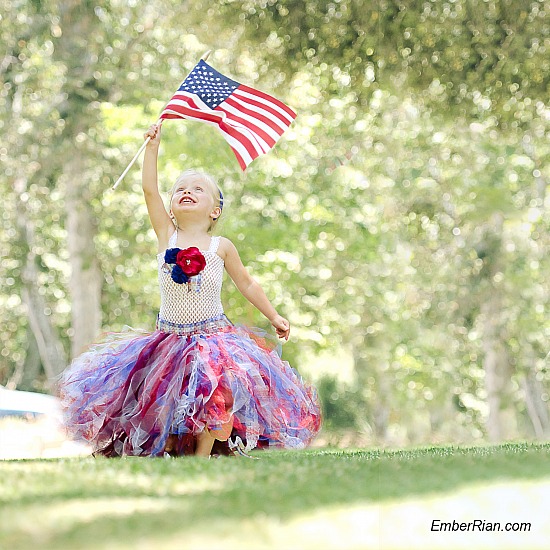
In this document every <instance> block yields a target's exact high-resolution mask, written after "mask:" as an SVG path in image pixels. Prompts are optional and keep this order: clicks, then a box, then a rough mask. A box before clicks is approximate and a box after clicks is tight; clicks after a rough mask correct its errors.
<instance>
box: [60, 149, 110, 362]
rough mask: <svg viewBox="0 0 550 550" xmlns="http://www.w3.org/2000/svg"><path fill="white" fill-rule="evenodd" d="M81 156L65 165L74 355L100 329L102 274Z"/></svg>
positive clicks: (92, 338)
mask: <svg viewBox="0 0 550 550" xmlns="http://www.w3.org/2000/svg"><path fill="white" fill-rule="evenodd" d="M81 163H82V161H81V159H80V158H79V157H78V156H76V155H75V156H73V157H72V158H71V159H69V161H68V162H67V164H66V165H65V168H64V179H65V184H66V193H65V207H66V211H67V247H68V250H69V261H70V265H71V276H70V280H69V291H70V294H71V304H72V307H71V326H72V341H71V355H72V357H74V356H76V355H78V354H79V353H81V352H82V351H83V350H84V349H85V348H86V347H87V346H88V345H89V344H90V343H91V342H92V341H93V340H94V339H95V338H97V335H98V333H99V331H100V329H101V284H102V275H101V270H100V268H99V262H98V260H97V257H96V253H95V245H94V236H95V234H96V232H97V230H96V223H95V220H94V217H93V214H92V212H91V208H90V206H89V204H88V202H87V201H86V196H87V193H86V191H85V189H83V184H82V178H81V177H79V175H80V176H81V174H82V173H83V172H84V171H83V170H82V169H81Z"/></svg>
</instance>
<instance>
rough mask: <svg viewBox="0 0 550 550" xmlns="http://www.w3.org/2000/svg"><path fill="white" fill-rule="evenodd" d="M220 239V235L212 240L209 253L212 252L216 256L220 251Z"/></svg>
mask: <svg viewBox="0 0 550 550" xmlns="http://www.w3.org/2000/svg"><path fill="white" fill-rule="evenodd" d="M220 239H221V237H220V236H219V235H218V236H216V237H211V238H210V246H209V247H208V252H212V253H214V254H215V253H216V252H217V251H218V247H219V246H220Z"/></svg>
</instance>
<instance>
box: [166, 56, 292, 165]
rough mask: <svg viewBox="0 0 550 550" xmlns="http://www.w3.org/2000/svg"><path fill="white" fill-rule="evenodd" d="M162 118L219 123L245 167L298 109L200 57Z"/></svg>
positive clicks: (268, 145)
mask: <svg viewBox="0 0 550 550" xmlns="http://www.w3.org/2000/svg"><path fill="white" fill-rule="evenodd" d="M160 118H161V119H174V118H185V119H189V120H197V121H199V122H205V123H207V124H211V125H214V126H216V127H217V128H218V129H219V131H220V132H221V133H222V135H223V136H224V138H225V140H226V141H227V142H228V143H229V145H230V147H231V149H232V150H233V152H234V153H235V156H236V157H237V160H238V162H239V165H240V166H241V168H242V169H243V170H245V169H246V167H247V166H248V165H249V164H250V163H251V162H252V161H253V160H254V159H255V158H257V157H258V156H259V155H262V154H265V153H267V152H268V151H269V150H270V149H271V148H272V147H273V146H274V145H275V143H276V142H277V140H278V139H279V138H280V137H281V135H282V134H283V133H284V131H285V130H286V129H287V128H288V127H289V126H290V124H291V123H292V121H293V120H294V119H295V118H296V113H295V112H294V111H293V110H292V109H290V107H288V106H287V105H285V104H284V103H282V102H281V101H279V100H278V99H276V98H274V97H272V96H270V95H268V94H266V93H264V92H260V91H259V90H255V89H253V88H251V87H250V86H246V85H244V84H240V83H238V82H236V81H234V80H231V79H229V78H227V77H225V76H224V75H222V74H221V73H218V71H216V70H215V69H213V68H212V67H210V66H209V65H208V64H207V63H205V62H204V61H200V62H199V64H198V65H197V66H196V67H195V69H193V71H192V72H191V73H190V74H189V76H188V77H187V78H186V79H185V80H184V81H183V83H182V84H181V86H180V88H179V89H178V91H177V92H176V93H175V94H174V96H173V97H172V98H171V99H170V101H169V102H168V104H167V105H166V107H165V108H164V109H163V111H162V113H161V115H160Z"/></svg>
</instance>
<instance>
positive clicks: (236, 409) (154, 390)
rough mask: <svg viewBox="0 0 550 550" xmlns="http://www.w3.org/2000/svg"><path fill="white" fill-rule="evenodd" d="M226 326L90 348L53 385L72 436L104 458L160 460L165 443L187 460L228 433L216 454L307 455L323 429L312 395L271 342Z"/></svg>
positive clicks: (165, 330)
mask: <svg viewBox="0 0 550 550" xmlns="http://www.w3.org/2000/svg"><path fill="white" fill-rule="evenodd" d="M223 317H224V319H222V322H221V323H220V322H219V321H218V322H216V323H213V324H210V325H208V323H207V324H200V326H199V327H195V328H197V330H194V327H193V326H191V328H190V329H188V328H185V329H184V330H183V331H181V330H177V329H175V328H173V327H170V326H169V325H170V324H169V323H168V325H166V324H164V325H162V329H157V330H155V331H154V332H150V333H146V332H138V331H135V330H133V329H128V330H127V331H126V332H123V333H117V334H110V335H108V336H107V337H106V338H104V339H103V340H102V341H101V342H99V343H97V344H95V345H93V346H92V347H91V348H90V349H89V350H88V351H86V352H85V353H84V354H82V355H81V356H79V357H78V358H76V359H75V360H74V361H73V363H72V364H71V365H70V367H69V368H68V369H67V370H66V371H65V372H64V373H63V375H62V377H61V379H60V380H59V386H58V392H59V396H60V398H61V403H62V407H63V410H64V420H65V425H66V428H67V431H68V432H69V434H70V435H71V436H72V437H74V438H75V439H82V440H86V441H88V442H89V443H90V444H91V445H92V447H93V449H94V450H95V452H96V453H99V454H104V455H106V456H122V455H133V456H162V455H163V454H164V451H165V447H166V444H167V441H168V438H169V436H172V437H171V441H174V440H175V442H176V445H175V454H180V455H181V454H193V452H194V446H195V444H196V436H197V435H198V434H200V433H201V432H203V431H204V430H205V429H208V430H210V432H211V434H212V435H213V436H214V437H215V436H216V431H217V430H220V433H221V431H223V430H224V429H225V430H227V426H232V428H231V434H230V439H229V443H225V444H224V443H222V444H217V445H216V447H215V450H218V451H220V452H225V451H226V450H227V446H228V445H230V444H231V442H235V441H236V440H237V438H240V439H239V443H240V442H241V441H242V442H243V446H244V448H245V450H251V449H254V448H257V447H259V448H263V447H282V448H291V449H300V448H304V447H305V446H307V445H308V444H309V443H310V442H311V440H312V439H313V437H314V436H315V435H316V434H317V432H318V431H319V428H320V423H321V415H320V408H319V402H318V399H317V395H316V391H315V389H314V388H313V386H311V385H308V384H307V383H305V382H304V381H303V380H302V378H301V377H300V376H299V374H298V373H297V372H296V371H295V370H294V369H293V368H292V367H290V365H289V364H288V363H287V362H286V361H283V360H281V357H280V355H279V352H278V348H277V346H276V342H272V341H270V340H269V339H268V338H266V337H265V334H261V333H260V332H259V331H256V330H255V329H254V330H253V329H249V328H247V327H242V326H234V325H233V324H231V323H230V322H229V321H228V320H227V318H225V316H223ZM178 326H183V325H178ZM157 327H158V325H157ZM185 327H188V326H187V325H186V326H185ZM182 332H183V333H182Z"/></svg>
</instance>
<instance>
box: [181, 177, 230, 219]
mask: <svg viewBox="0 0 550 550" xmlns="http://www.w3.org/2000/svg"><path fill="white" fill-rule="evenodd" d="M211 187H212V185H211V184H210V183H209V182H208V181H206V180H204V179H203V178H201V177H200V176H197V175H193V176H189V177H187V178H183V179H182V180H181V181H179V182H177V183H176V185H175V186H174V190H173V192H172V199H171V201H170V207H171V209H172V212H173V213H174V215H175V216H176V218H177V217H178V215H185V216H186V217H187V216H188V215H194V216H195V215H196V216H200V217H202V216H204V217H207V218H216V217H218V216H219V214H220V213H219V212H217V211H218V210H219V208H218V207H217V206H216V202H215V198H214V190H213V189H211Z"/></svg>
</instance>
